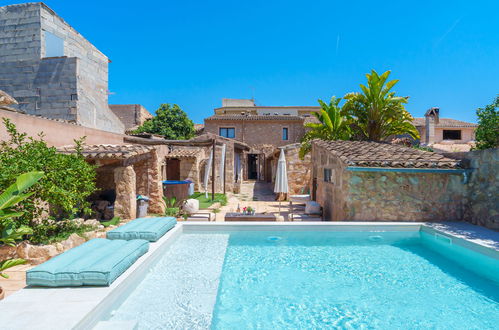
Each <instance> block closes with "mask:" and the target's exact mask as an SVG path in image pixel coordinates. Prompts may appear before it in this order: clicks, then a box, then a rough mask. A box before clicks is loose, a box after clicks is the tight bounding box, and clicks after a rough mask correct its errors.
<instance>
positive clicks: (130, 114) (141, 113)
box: [109, 104, 153, 132]
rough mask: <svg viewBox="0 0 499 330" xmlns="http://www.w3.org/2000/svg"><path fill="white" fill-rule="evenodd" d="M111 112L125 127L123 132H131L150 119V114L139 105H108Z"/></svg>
mask: <svg viewBox="0 0 499 330" xmlns="http://www.w3.org/2000/svg"><path fill="white" fill-rule="evenodd" d="M109 108H110V109H111V111H112V112H113V113H114V114H115V115H116V116H117V117H118V118H119V119H120V120H121V122H122V123H123V125H125V131H127V132H129V131H133V130H135V129H137V128H138V127H139V126H141V125H142V124H144V123H145V121H146V120H148V119H151V118H152V117H153V116H152V114H151V113H150V112H149V111H147V109H146V108H144V107H143V106H142V105H140V104H110V105H109Z"/></svg>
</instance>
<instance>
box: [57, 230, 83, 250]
mask: <svg viewBox="0 0 499 330" xmlns="http://www.w3.org/2000/svg"><path fill="white" fill-rule="evenodd" d="M83 243H85V238H83V237H80V236H78V234H71V235H70V236H69V237H68V238H67V239H66V240H64V241H62V242H61V244H62V245H63V246H64V251H67V250H69V249H72V248H74V247H75V246H78V245H81V244H83Z"/></svg>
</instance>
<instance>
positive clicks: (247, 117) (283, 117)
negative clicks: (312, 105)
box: [205, 115, 303, 121]
mask: <svg viewBox="0 0 499 330" xmlns="http://www.w3.org/2000/svg"><path fill="white" fill-rule="evenodd" d="M205 120H293V121H303V117H300V116H288V115H280V116H279V115H277V116H276V115H213V116H211V117H208V118H206V119H205Z"/></svg>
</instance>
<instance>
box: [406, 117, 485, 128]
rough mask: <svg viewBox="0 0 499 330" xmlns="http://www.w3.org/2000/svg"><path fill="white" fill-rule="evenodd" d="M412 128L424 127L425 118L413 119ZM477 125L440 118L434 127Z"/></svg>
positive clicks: (475, 125)
mask: <svg viewBox="0 0 499 330" xmlns="http://www.w3.org/2000/svg"><path fill="white" fill-rule="evenodd" d="M412 124H413V125H414V126H425V125H426V119H425V118H414V120H413V121H412ZM477 126H478V125H477V124H473V123H468V122H466V121H461V120H456V119H452V118H440V119H439V122H438V124H436V125H435V127H477Z"/></svg>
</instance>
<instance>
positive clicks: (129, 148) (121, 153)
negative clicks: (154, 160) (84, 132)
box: [57, 144, 154, 159]
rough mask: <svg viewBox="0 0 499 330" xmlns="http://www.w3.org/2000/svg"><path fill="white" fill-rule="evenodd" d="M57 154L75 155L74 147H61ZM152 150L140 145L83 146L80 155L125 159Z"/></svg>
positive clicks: (152, 148)
mask: <svg viewBox="0 0 499 330" xmlns="http://www.w3.org/2000/svg"><path fill="white" fill-rule="evenodd" d="M57 150H58V151H59V152H62V153H66V154H72V153H75V152H76V150H75V146H63V147H59V148H57ZM152 150H154V147H152V146H145V145H140V144H124V145H116V144H94V145H84V146H83V151H82V154H83V156H85V158H87V159H127V158H130V157H133V156H138V155H142V154H146V153H148V152H151V151H152Z"/></svg>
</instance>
